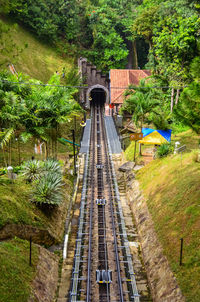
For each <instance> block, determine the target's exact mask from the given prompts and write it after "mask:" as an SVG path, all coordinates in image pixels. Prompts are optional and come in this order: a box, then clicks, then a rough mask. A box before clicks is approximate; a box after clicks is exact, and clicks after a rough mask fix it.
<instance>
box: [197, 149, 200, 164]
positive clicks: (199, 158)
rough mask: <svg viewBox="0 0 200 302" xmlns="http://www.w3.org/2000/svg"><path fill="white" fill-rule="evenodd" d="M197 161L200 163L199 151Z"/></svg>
mask: <svg viewBox="0 0 200 302" xmlns="http://www.w3.org/2000/svg"><path fill="white" fill-rule="evenodd" d="M197 162H198V163H200V152H199V153H198V154H197Z"/></svg>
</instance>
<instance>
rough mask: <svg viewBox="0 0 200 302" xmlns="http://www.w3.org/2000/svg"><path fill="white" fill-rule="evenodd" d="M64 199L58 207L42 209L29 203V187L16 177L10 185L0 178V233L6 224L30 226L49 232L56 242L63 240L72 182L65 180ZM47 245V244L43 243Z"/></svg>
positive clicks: (6, 179)
mask: <svg viewBox="0 0 200 302" xmlns="http://www.w3.org/2000/svg"><path fill="white" fill-rule="evenodd" d="M64 183H65V184H64V186H63V190H64V192H65V198H64V200H63V202H62V203H61V205H60V206H59V207H55V208H54V209H50V208H47V209H44V208H41V207H39V206H37V205H36V204H34V203H32V202H31V200H30V199H31V185H30V184H27V183H26V182H25V180H23V179H22V178H21V177H18V178H17V179H16V180H15V181H14V183H12V182H11V181H10V180H9V179H8V178H7V176H1V177H0V233H1V229H2V228H3V227H4V226H5V225H7V224H16V225H21V226H23V225H31V226H34V227H36V228H40V229H45V230H48V231H49V232H50V234H51V235H52V236H53V237H54V239H55V240H56V241H61V240H62V238H63V231H64V223H65V215H66V212H65V211H66V209H67V207H68V202H69V196H70V194H71V192H72V180H69V179H65V181H64ZM45 244H47V245H48V242H45Z"/></svg>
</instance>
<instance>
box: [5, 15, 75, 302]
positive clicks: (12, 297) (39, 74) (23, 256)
mask: <svg viewBox="0 0 200 302" xmlns="http://www.w3.org/2000/svg"><path fill="white" fill-rule="evenodd" d="M1 20H2V18H1ZM3 20H4V21H3V22H4V23H6V24H9V25H10V26H11V30H10V32H9V35H10V36H11V37H9V39H12V40H13V41H14V42H15V43H16V45H17V46H18V47H19V48H24V45H25V44H26V43H27V44H28V47H27V48H25V49H24V50H23V52H22V53H20V55H19V56H18V57H17V59H16V61H13V59H12V56H13V54H14V53H15V51H16V50H15V49H13V51H10V52H9V53H7V54H6V55H4V56H3V55H0V62H1V63H2V62H6V63H5V64H4V65H2V64H1V67H0V69H1V70H4V69H7V68H8V67H7V64H8V63H14V66H15V69H16V71H17V72H18V73H20V72H23V73H25V74H27V75H29V76H30V77H31V78H35V79H39V80H41V81H43V82H45V83H46V82H47V81H48V80H49V78H50V77H51V76H52V75H53V73H55V71H57V70H58V71H59V72H61V71H62V68H63V67H65V68H66V71H67V70H69V69H70V68H71V67H72V65H73V62H74V58H72V57H70V56H68V57H66V58H62V57H61V56H59V55H58V54H57V52H56V50H55V49H53V48H51V47H50V46H49V45H46V44H44V43H42V41H38V40H37V39H36V38H35V37H34V35H32V34H31V33H29V32H28V31H27V30H25V29H23V28H22V27H21V26H19V25H18V26H17V28H15V26H14V23H13V22H12V21H11V20H5V19H3ZM5 41H6V40H5ZM77 125H79V123H78V121H77ZM72 127H73V124H71V125H70V127H67V128H66V127H63V129H62V135H63V136H64V137H66V138H68V139H69V140H71V136H72V135H71V129H72ZM77 129H79V128H78V126H77ZM34 143H35V142H34V141H33V140H32V141H30V142H29V143H28V144H22V142H21V154H20V156H21V161H23V160H27V159H30V158H31V156H32V155H34ZM71 150H72V147H71V146H70V145H68V146H63V145H61V144H59V150H58V157H59V158H60V159H63V160H66V153H67V152H70V151H71ZM42 156H43V155H41V156H40V155H38V156H36V158H39V159H42ZM18 160H19V158H18V149H17V144H16V142H15V141H14V140H13V142H12V165H13V166H15V165H18V164H19V163H18ZM2 166H4V161H3V158H2V152H0V167H2ZM64 189H65V196H66V195H67V194H70V193H71V190H72V183H71V182H70V181H69V180H66V185H65V187H64ZM30 196H31V187H30V185H29V184H27V183H26V182H25V181H24V180H22V179H20V178H17V179H16V180H15V181H14V182H13V183H12V182H11V181H10V180H8V178H7V177H6V176H0V229H1V228H2V227H3V226H5V225H6V224H17V225H22V227H23V225H32V226H34V227H38V228H42V229H49V230H50V231H52V232H53V231H54V234H57V235H58V234H59V236H60V237H59V238H57V239H58V240H62V235H63V234H62V232H63V230H64V220H65V217H61V218H59V219H60V223H59V226H58V222H57V219H56V218H58V215H57V216H56V215H55V213H52V215H51V213H50V211H48V213H45V211H44V210H41V209H40V208H39V207H37V206H36V205H35V204H33V203H32V202H31V201H30ZM67 202H68V201H67V198H66V200H65V201H64V207H65V209H67ZM53 212H56V211H53ZM61 224H62V225H61ZM56 229H59V232H60V233H59V232H57V231H56ZM28 251H29V249H28V243H27V242H26V241H22V240H20V239H13V240H11V241H6V242H1V243H0V267H1V270H0V293H1V294H0V301H1V302H8V301H9V302H23V301H24V302H25V301H27V298H28V297H29V295H30V291H31V287H30V283H31V281H32V280H33V279H34V276H35V266H32V267H29V265H28ZM37 253H38V252H37V248H35V247H34V250H33V263H36V262H37Z"/></svg>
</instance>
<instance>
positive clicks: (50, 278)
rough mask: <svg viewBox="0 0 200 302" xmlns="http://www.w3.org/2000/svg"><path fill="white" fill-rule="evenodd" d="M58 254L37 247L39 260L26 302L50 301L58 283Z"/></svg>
mask: <svg viewBox="0 0 200 302" xmlns="http://www.w3.org/2000/svg"><path fill="white" fill-rule="evenodd" d="M58 267H59V258H58V256H56V255H54V254H52V253H50V252H49V251H47V250H46V249H44V248H42V247H39V260H38V265H37V272H36V276H35V279H34V280H33V282H32V285H31V287H32V292H31V295H30V297H29V299H28V302H36V301H37V302H52V301H53V299H54V297H55V294H56V290H57V284H58Z"/></svg>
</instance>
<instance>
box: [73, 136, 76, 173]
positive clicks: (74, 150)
mask: <svg viewBox="0 0 200 302" xmlns="http://www.w3.org/2000/svg"><path fill="white" fill-rule="evenodd" d="M72 137H73V154H74V175H76V149H75V131H74V130H72Z"/></svg>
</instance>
